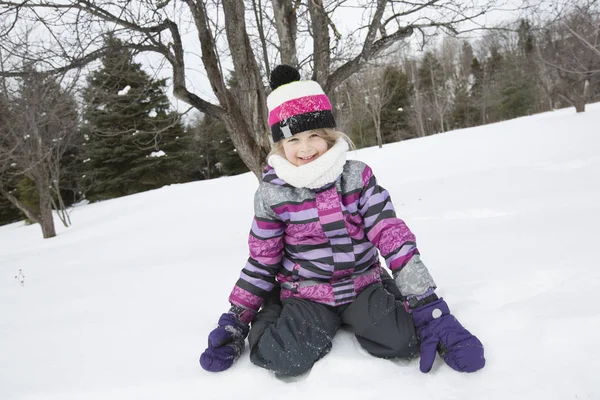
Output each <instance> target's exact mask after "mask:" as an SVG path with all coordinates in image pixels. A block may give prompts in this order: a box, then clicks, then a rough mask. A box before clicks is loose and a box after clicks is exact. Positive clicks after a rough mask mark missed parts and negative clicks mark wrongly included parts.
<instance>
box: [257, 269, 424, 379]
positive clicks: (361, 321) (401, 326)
mask: <svg viewBox="0 0 600 400" xmlns="http://www.w3.org/2000/svg"><path fill="white" fill-rule="evenodd" d="M389 284H390V282H389V281H387V282H386V281H385V280H384V284H381V283H375V284H372V285H370V286H368V287H367V288H365V289H364V290H363V291H362V292H361V293H360V294H359V295H358V296H357V298H356V299H355V300H354V301H353V302H352V303H351V304H349V305H343V306H338V307H332V306H326V305H323V304H319V303H315V302H313V301H309V300H303V299H294V298H290V299H284V300H283V301H281V302H280V301H276V300H273V299H272V300H271V301H268V302H266V303H265V306H264V307H263V309H262V310H261V311H260V312H259V313H258V314H257V315H256V317H255V319H254V321H253V323H252V326H251V328H250V334H249V336H248V341H249V343H250V360H251V361H252V363H254V364H256V365H258V366H260V367H263V368H266V369H268V370H271V371H273V372H275V374H276V375H278V376H297V375H300V374H302V373H304V372H306V371H308V370H309V369H310V368H311V367H312V366H313V365H314V363H315V362H317V361H318V360H319V359H320V358H322V357H324V356H325V355H326V354H327V353H328V352H329V350H331V341H332V340H333V337H334V336H335V334H336V332H337V330H338V329H339V328H340V327H342V326H343V327H344V328H346V329H348V330H349V331H351V332H352V333H354V334H355V335H356V339H357V340H358V342H359V343H360V345H361V346H362V347H363V348H364V349H365V350H366V351H367V352H369V353H370V354H372V355H374V356H376V357H380V358H405V359H410V358H414V357H416V356H417V355H418V352H419V341H418V338H417V334H416V331H415V327H414V324H413V320H412V316H411V315H410V314H408V313H407V312H406V310H405V309H404V305H403V303H402V302H401V301H400V300H399V296H400V293H399V292H398V289H397V287H396V286H395V285H394V284H393V280H392V281H391V286H393V287H391V286H388V285H389ZM384 285H385V286H386V288H387V290H386V288H384ZM392 293H394V294H392Z"/></svg>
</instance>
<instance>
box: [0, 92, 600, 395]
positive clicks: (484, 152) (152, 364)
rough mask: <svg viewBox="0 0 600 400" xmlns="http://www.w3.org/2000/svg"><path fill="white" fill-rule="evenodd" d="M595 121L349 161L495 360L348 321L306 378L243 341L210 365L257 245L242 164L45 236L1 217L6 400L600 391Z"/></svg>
mask: <svg viewBox="0 0 600 400" xmlns="http://www.w3.org/2000/svg"><path fill="white" fill-rule="evenodd" d="M599 127H600V104H594V105H590V106H588V111H587V112H586V113H584V114H575V112H574V110H573V109H566V110H560V111H555V112H551V113H546V114H539V115H535V116H531V117H526V118H519V119H515V120H511V121H507V122H503V123H498V124H492V125H487V126H482V127H477V128H472V129H466V130H460V131H454V132H448V133H444V134H440V135H435V136H430V137H426V138H422V139H418V140H410V141H405V142H401V143H395V144H390V145H387V146H384V148H383V149H378V148H369V149H363V150H360V151H356V152H353V153H352V155H351V158H356V159H360V160H362V161H365V162H367V163H368V164H369V165H371V167H372V168H373V170H374V172H375V174H376V176H377V177H378V180H379V182H380V184H381V185H382V186H384V187H385V188H387V189H388V190H389V191H390V193H391V195H392V199H393V200H394V204H395V205H396V210H397V213H398V215H399V217H401V218H403V219H404V220H405V221H406V222H407V224H408V225H409V226H410V227H411V229H412V230H413V231H414V232H415V234H416V235H417V240H418V244H419V249H420V251H421V253H422V259H423V260H424V261H425V263H426V265H427V266H428V268H429V269H430V271H431V273H432V275H433V277H434V279H435V280H436V282H437V284H438V286H439V290H438V293H439V294H440V295H442V296H443V297H444V298H445V299H446V301H447V302H448V304H449V305H450V308H451V310H452V311H453V313H454V314H455V315H456V316H457V318H458V319H459V320H460V321H461V322H462V323H463V324H464V325H465V326H466V327H467V329H469V330H471V331H472V332H473V333H474V334H476V335H477V336H478V337H479V338H480V339H481V341H482V342H483V344H484V346H485V349H486V358H487V365H486V367H485V368H484V369H483V370H482V371H479V372H477V373H475V374H470V375H469V374H460V373H457V372H455V371H453V370H451V369H450V368H449V367H447V366H446V365H445V364H444V363H443V361H442V360H441V359H439V358H438V359H437V360H436V364H435V366H434V368H433V370H432V371H431V372H430V373H429V374H422V373H420V372H419V368H418V360H415V361H413V362H402V361H393V360H381V359H377V358H374V357H371V356H370V355H368V354H367V353H365V352H364V351H363V350H361V348H360V346H359V345H358V343H357V341H356V340H355V339H354V337H353V336H352V335H351V334H349V333H348V332H345V331H341V332H340V333H338V335H337V336H336V338H335V340H334V343H333V350H332V351H331V353H330V354H329V355H328V356H327V357H325V358H324V359H323V360H321V361H319V362H318V363H317V364H316V365H315V366H314V368H313V369H312V371H311V372H310V373H308V374H306V375H305V376H301V377H299V378H296V379H293V380H285V381H283V380H279V379H277V378H276V377H275V376H274V375H272V374H271V373H269V372H267V371H265V370H262V369H260V368H258V367H255V366H254V365H252V364H251V363H250V361H249V359H248V355H247V353H245V354H244V356H243V357H242V358H241V359H240V360H239V361H238V362H237V363H236V364H235V365H234V366H233V368H231V369H230V370H228V371H225V372H222V373H219V374H211V373H208V372H205V371H204V370H202V369H201V367H200V366H199V364H198V356H199V355H200V353H201V352H202V351H203V350H204V348H205V346H206V338H207V335H208V333H209V332H210V330H211V329H213V328H214V326H215V323H216V321H217V319H218V316H219V315H220V314H221V313H222V312H225V311H226V310H227V309H228V303H227V297H228V295H229V292H230V290H231V288H232V286H233V284H234V283H235V281H236V279H237V277H238V275H239V271H240V269H241V268H242V267H243V265H244V263H245V260H246V257H247V254H248V250H247V244H246V240H247V233H248V231H249V229H250V223H251V220H252V198H253V194H254V190H255V189H256V186H257V181H256V179H255V178H254V176H252V175H250V174H245V175H241V176H236V177H230V178H222V179H216V180H211V181H203V182H195V183H189V184H185V185H173V186H169V187H165V188H162V189H159V190H154V191H151V192H146V193H142V194H138V195H133V196H129V197H125V198H121V199H115V200H111V201H105V202H101V203H96V204H91V205H87V206H80V207H77V208H75V209H74V210H73V211H72V214H71V216H72V220H73V226H72V227H71V228H69V229H64V228H62V227H58V236H57V237H56V238H53V239H50V240H43V239H42V237H41V232H40V229H39V227H38V226H24V224H23V223H16V224H12V225H7V226H3V227H0V399H6V400H8V399H11V400H12V399H15V400H17V399H18V400H23V399H49V400H54V399H56V400H71V399H72V400H82V399H85V400H87V399H102V400H105V399H145V400H146V399H178V400H185V399H194V400H196V399H236V400H237V399H250V398H261V399H271V398H282V399H283V398H284V399H286V400H293V399H301V398H302V399H305V398H312V399H322V398H329V399H332V398H342V399H413V400H415V399H461V400H471V399H472V400H481V399H486V400H495V399H498V400H506V399H527V400H537V399H539V400H553V399H556V400H559V399H560V400H564V399H599V398H600V385H599V384H598V380H597V379H598V377H597V374H598V372H599V371H600V346H598V340H597V339H593V338H594V337H596V338H597V336H596V335H598V330H597V329H599V328H600V307H599V306H598V302H600V268H598V265H599V259H600V245H599V240H600V233H599V226H600V128H599ZM56 221H57V223H58V219H57V220H56ZM57 226H58V225H57ZM19 271H21V274H22V276H21V275H19V274H20V272H19ZM15 277H17V278H18V279H16V278H15ZM21 281H23V283H22V284H21ZM594 382H596V383H594ZM259 396H260V397H259Z"/></svg>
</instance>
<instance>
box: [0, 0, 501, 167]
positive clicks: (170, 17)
mask: <svg viewBox="0 0 600 400" xmlns="http://www.w3.org/2000/svg"><path fill="white" fill-rule="evenodd" d="M496 1H497V0H486V1H484V2H481V3H470V2H469V3H465V2H461V1H458V0H422V1H421V0H419V1H416V2H404V1H392V0H370V1H366V2H361V3H360V7H359V8H358V9H357V10H358V13H359V14H358V15H363V19H362V20H361V21H359V22H358V23H357V29H356V30H355V31H352V32H340V31H339V30H338V29H337V27H336V25H335V23H334V21H335V17H336V15H337V14H338V13H339V12H341V11H346V12H347V11H348V10H351V9H356V7H357V6H358V5H359V3H358V2H354V1H346V0H329V1H324V0H307V1H301V0H294V1H292V0H288V1H286V0H272V1H271V7H270V8H269V9H267V7H266V5H265V4H264V3H260V2H258V0H256V1H244V0H225V1H222V2H221V1H217V0H212V1H210V0H184V1H181V2H175V1H170V0H165V1H150V0H139V1H136V2H132V1H125V2H119V3H114V2H89V1H75V0H64V1H58V0H56V1H55V0H31V1H27V2H15V1H10V0H8V1H7V0H0V16H1V17H2V20H3V21H4V22H3V23H2V24H0V46H2V47H3V48H5V49H7V50H9V51H10V54H12V55H13V57H16V58H23V57H25V55H24V54H23V53H22V52H21V43H20V41H19V38H20V37H21V36H22V35H21V34H22V32H21V29H20V27H21V26H22V25H23V24H25V23H28V26H29V28H30V29H31V30H32V31H33V32H35V33H36V34H37V36H36V37H40V42H39V45H38V46H36V47H35V49H36V51H38V53H37V54H34V55H33V57H34V58H35V59H38V60H41V61H42V62H43V63H44V64H45V67H46V70H48V71H64V70H69V69H72V68H80V67H81V66H83V65H86V64H88V63H90V62H92V61H94V60H97V59H98V58H99V57H101V56H102V54H103V52H104V50H105V49H104V48H103V41H102V32H106V31H114V32H115V33H116V34H117V35H118V37H119V38H121V39H122V40H123V41H124V43H125V46H127V47H128V48H131V49H133V50H134V51H136V52H139V53H143V52H144V53H145V52H150V53H154V54H156V55H158V56H159V57H161V58H162V59H163V60H165V61H166V62H167V63H168V64H169V66H170V68H171V72H172V78H173V80H172V84H173V93H174V94H175V96H176V97H177V98H178V99H180V100H182V101H184V102H185V103H187V104H189V105H191V106H192V107H194V108H196V109H197V110H199V111H201V112H203V113H206V114H209V115H211V116H212V117H214V118H217V119H220V120H221V121H223V123H224V125H225V127H226V129H227V131H228V133H229V135H230V136H231V139H232V142H233V143H234V145H235V147H236V149H237V150H238V153H239V154H240V156H241V158H242V159H243V161H244V162H245V164H246V165H247V166H248V168H249V169H250V170H251V171H253V172H254V173H255V174H256V175H257V176H260V174H261V171H262V166H263V164H264V158H265V156H266V154H267V152H268V149H269V140H268V135H267V134H266V131H267V128H268V124H267V112H266V107H265V99H266V90H265V84H264V83H265V82H264V80H263V78H264V76H262V75H261V72H266V71H268V70H269V68H268V67H269V65H268V64H270V63H274V61H275V60H274V59H268V58H269V57H268V54H269V50H268V49H267V47H269V46H271V47H276V48H277V51H278V54H279V57H278V58H279V60H281V61H282V62H286V63H290V64H298V65H299V66H300V67H303V66H304V65H311V66H312V71H313V77H314V78H315V79H316V80H317V81H318V82H319V83H321V85H322V86H323V87H324V89H325V92H326V93H327V94H328V95H330V96H332V97H333V93H334V91H335V89H336V88H337V87H338V86H339V85H340V84H341V83H342V82H343V81H345V80H346V79H347V78H349V77H350V76H352V75H353V74H354V73H356V72H357V71H359V70H360V68H361V67H362V66H364V65H365V64H366V63H367V62H369V61H370V60H373V59H374V58H376V57H378V56H380V55H381V54H382V53H383V52H385V51H386V50H387V49H389V48H390V46H392V45H393V44H394V43H397V42H399V41H402V40H404V39H405V38H407V37H409V36H411V35H412V34H413V33H414V32H417V33H418V34H420V35H421V37H422V38H425V37H426V36H428V35H431V34H433V33H435V32H436V31H437V30H445V31H449V32H456V31H457V30H459V29H460V24H461V23H463V22H466V21H469V20H471V19H472V18H475V17H478V16H480V15H482V14H484V13H485V12H487V11H488V10H489V9H491V8H492V7H493V6H494V5H495V3H496ZM474 4H475V5H474ZM253 5H254V7H253ZM247 8H248V9H249V10H255V11H256V13H255V18H254V20H255V21H260V23H258V22H257V24H256V25H257V27H256V28H257V29H258V32H256V31H254V30H252V29H250V26H249V25H248V23H247V22H248V21H249V20H250V19H251V18H247V16H246V9H247ZM269 10H270V11H269ZM267 12H271V13H272V15H267V14H266V13H267ZM257 17H258V18H257ZM267 23H269V24H274V25H275V27H276V29H275V31H276V32H277V37H278V40H277V41H275V40H273V38H271V37H269V36H268V35H267V34H265V32H266V31H267V27H266V26H265V25H266V24H267ZM190 26H191V27H192V29H194V33H195V36H196V37H197V43H192V42H190V41H188V40H187V39H188V38H189V37H190V35H186V36H184V34H187V33H188V32H186V31H185V30H187V29H188V28H187V27H190ZM301 27H302V31H301V29H300V28H301ZM182 31H183V32H182ZM300 34H302V37H299V35H300ZM223 35H224V37H223ZM257 36H258V37H259V38H260V40H259V41H257V42H255V41H254V40H253V38H255V37H257ZM41 38H44V39H43V40H42V39H41ZM184 38H185V39H186V40H184ZM220 38H224V39H226V40H227V48H224V47H223V46H222V43H223V42H222V41H221V40H220ZM307 42H312V50H311V51H310V52H309V53H308V54H307V55H306V57H304V58H302V59H299V56H298V55H299V54H300V53H299V49H301V48H302V51H304V48H303V47H302V46H303V45H304V44H306V43H307ZM253 43H259V46H260V47H259V48H258V49H257V48H256V46H254V47H253ZM347 43H353V44H354V46H352V47H351V51H349V52H346V53H343V54H342V53H340V52H339V51H340V49H347V48H348V46H346V44H347ZM196 48H200V50H201V61H202V67H203V70H204V72H205V73H206V77H207V79H208V81H209V83H210V87H211V89H212V92H213V94H214V97H215V98H216V104H214V103H213V102H211V101H209V99H208V98H203V97H201V96H200V95H198V94H197V93H195V92H194V91H193V90H192V89H190V87H189V79H187V78H189V77H188V76H187V74H188V72H189V69H188V66H187V64H186V54H191V53H193V52H194V51H195V49H196ZM265 49H267V50H265ZM257 54H262V56H261V57H257ZM258 60H261V61H260V62H262V63H264V64H265V65H263V66H262V67H261V65H260V63H259V61H258ZM296 61H297V62H296ZM224 65H232V66H233V71H234V74H235V77H236V79H237V83H238V86H237V87H236V88H229V87H227V85H226V79H227V76H226V72H225V68H224V67H223V66H224ZM21 73H22V72H21V71H16V70H12V71H10V72H8V73H4V75H5V76H7V75H11V74H12V75H15V74H21Z"/></svg>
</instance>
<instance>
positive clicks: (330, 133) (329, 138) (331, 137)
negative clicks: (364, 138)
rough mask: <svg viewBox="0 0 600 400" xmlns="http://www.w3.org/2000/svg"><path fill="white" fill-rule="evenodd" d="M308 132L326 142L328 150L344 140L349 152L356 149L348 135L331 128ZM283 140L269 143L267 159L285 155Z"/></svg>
mask: <svg viewBox="0 0 600 400" xmlns="http://www.w3.org/2000/svg"><path fill="white" fill-rule="evenodd" d="M310 132H314V133H316V134H317V135H319V136H321V137H322V138H323V139H324V140H325V141H326V142H327V149H328V150H329V149H330V148H332V147H333V145H334V144H335V142H336V141H337V140H338V139H344V140H345V141H346V142H347V143H348V147H349V148H350V150H354V149H356V146H355V145H354V142H352V139H350V138H349V137H348V135H346V134H345V133H344V132H342V131H336V130H335V129H331V128H319V129H312V130H310ZM284 140H285V139H282V140H280V141H278V142H275V143H271V151H270V152H269V155H268V156H267V158H269V157H271V156H272V155H274V154H279V155H280V156H284V155H285V154H284V152H283V141H284Z"/></svg>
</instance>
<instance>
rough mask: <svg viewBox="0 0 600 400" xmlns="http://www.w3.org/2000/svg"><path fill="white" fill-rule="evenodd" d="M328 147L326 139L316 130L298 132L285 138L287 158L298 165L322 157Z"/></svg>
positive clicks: (284, 145) (284, 147) (284, 148)
mask: <svg viewBox="0 0 600 400" xmlns="http://www.w3.org/2000/svg"><path fill="white" fill-rule="evenodd" d="M328 147H329V146H327V142H326V141H325V139H323V138H322V137H321V136H319V135H318V134H317V133H315V132H314V131H306V132H301V133H297V134H295V135H294V136H292V137H290V138H287V139H283V152H284V153H285V158H287V160H288V161H289V162H290V163H291V164H293V165H295V166H298V167H299V166H301V165H304V164H308V163H309V162H312V161H314V160H316V159H317V158H319V157H321V156H322V155H323V154H325V152H326V151H327V150H328Z"/></svg>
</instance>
